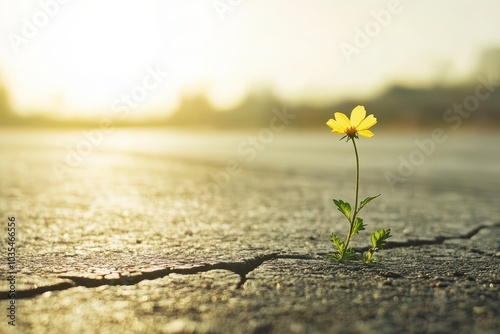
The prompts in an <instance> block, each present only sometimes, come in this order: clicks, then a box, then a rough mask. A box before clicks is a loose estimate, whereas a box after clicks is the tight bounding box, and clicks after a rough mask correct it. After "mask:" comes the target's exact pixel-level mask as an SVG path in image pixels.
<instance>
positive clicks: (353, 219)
mask: <svg viewBox="0 0 500 334" xmlns="http://www.w3.org/2000/svg"><path fill="white" fill-rule="evenodd" d="M351 140H352V145H353V146H354V153H355V155H356V200H355V201H354V214H353V215H352V219H351V226H350V228H349V234H348V235H347V238H346V241H345V247H344V250H343V251H342V254H340V258H341V259H344V255H345V252H346V250H347V248H348V247H349V242H350V241H351V233H352V229H353V228H354V221H355V220H356V215H357V214H358V195H359V156H358V148H357V147H356V141H355V139H354V138H352V139H351Z"/></svg>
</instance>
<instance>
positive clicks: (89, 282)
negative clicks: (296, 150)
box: [0, 223, 500, 300]
mask: <svg viewBox="0 0 500 334" xmlns="http://www.w3.org/2000/svg"><path fill="white" fill-rule="evenodd" d="M491 227H500V223H496V224H491V225H480V226H477V227H475V228H473V229H472V230H470V231H469V232H468V233H466V234H463V235H459V236H454V237H443V236H438V237H436V238H434V239H433V240H409V241H404V242H399V241H394V242H388V244H387V246H386V247H385V248H384V249H394V248H405V247H412V246H425V245H440V244H443V243H444V242H445V241H447V240H457V239H458V240H460V239H471V238H472V237H474V236H475V235H477V234H478V233H479V232H480V231H481V230H483V229H486V228H491ZM369 248H370V247H363V248H355V250H356V251H360V252H362V251H366V250H368V249H369ZM472 251H474V250H472ZM476 252H477V253H479V254H484V255H489V254H487V253H486V252H483V251H479V250H477V251H476ZM326 254H328V253H318V254H316V255H311V254H279V253H270V254H265V255H260V256H256V257H253V258H249V259H244V260H242V261H237V262H216V263H209V264H202V265H198V266H196V265H195V266H190V267H184V268H183V267H178V268H171V267H167V268H162V269H157V270H151V271H143V272H140V273H138V274H136V275H125V276H121V275H119V277H117V278H106V277H102V276H99V275H96V276H94V277H85V276H77V275H60V276H58V277H59V278H61V279H66V280H67V281H66V282H61V283H57V284H54V285H48V286H42V287H37V288H34V289H28V290H17V291H16V299H28V298H34V297H36V296H39V295H41V294H43V293H45V292H49V291H63V290H67V289H70V288H73V287H78V286H83V287H87V288H95V287H99V286H103V285H110V286H118V285H134V284H137V283H139V282H141V281H144V280H155V279H158V278H162V277H166V276H168V275H170V274H180V275H194V274H197V273H202V272H209V271H212V270H227V271H230V272H233V273H235V274H237V275H239V276H240V281H239V283H238V284H237V286H236V288H237V289H239V288H241V287H242V286H243V284H245V282H246V281H247V275H248V274H249V273H250V272H252V271H254V270H255V269H257V268H258V267H260V266H261V265H262V264H263V263H264V262H266V261H270V260H272V259H295V260H322V259H324V257H323V256H324V255H326ZM7 299H10V298H9V297H8V293H7V292H3V291H2V292H0V300H7Z"/></svg>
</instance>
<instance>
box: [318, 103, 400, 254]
mask: <svg viewBox="0 0 500 334" xmlns="http://www.w3.org/2000/svg"><path fill="white" fill-rule="evenodd" d="M375 124H377V119H376V118H375V117H374V116H373V115H369V116H368V117H366V110H365V107H363V106H357V107H356V108H354V109H353V110H352V112H351V118H350V119H349V118H347V116H346V115H345V114H344V113H341V112H336V113H335V119H330V120H329V121H328V122H327V123H326V125H328V126H329V127H330V128H331V129H332V132H335V133H339V134H342V135H344V136H343V137H342V138H341V139H340V140H342V139H344V138H347V140H346V141H347V142H348V141H349V140H350V141H352V144H353V147H354V154H355V155H356V195H355V201H354V210H352V207H351V204H349V203H348V202H344V201H342V200H340V199H338V200H336V199H334V200H333V203H335V205H336V206H337V208H338V210H339V211H340V212H342V214H343V215H344V217H345V218H346V219H347V222H348V223H349V233H348V234H347V237H346V239H345V241H342V239H341V238H339V237H338V236H337V235H335V234H334V233H332V235H331V237H330V240H331V241H332V244H333V247H334V248H335V251H334V252H333V253H331V254H329V255H328V258H329V259H330V260H334V261H338V262H339V263H340V262H342V261H352V260H359V258H358V256H357V255H356V252H354V250H353V249H352V247H349V243H350V242H351V240H352V238H353V237H354V235H356V234H358V233H359V231H363V230H364V229H365V227H366V224H364V223H363V219H362V218H361V217H359V216H358V213H359V212H360V211H361V209H363V208H364V207H365V206H366V205H367V204H368V203H370V202H371V201H373V200H374V199H375V198H377V197H379V196H380V194H379V195H377V196H369V197H367V198H365V199H364V200H363V201H361V202H358V200H359V156H358V149H357V147H356V139H358V140H359V137H358V135H360V136H362V137H365V138H371V137H373V132H371V131H370V130H369V129H370V128H371V127H372V126H374V125H375ZM358 204H359V205H358ZM390 237H391V229H390V228H389V229H387V230H385V229H380V230H378V231H376V232H373V233H372V235H371V242H372V247H371V248H370V249H369V250H368V251H367V252H366V253H365V254H364V262H365V263H371V262H372V261H373V260H374V257H373V255H374V253H375V252H376V251H378V250H380V249H382V248H383V247H385V245H386V244H387V239H389V238H390Z"/></svg>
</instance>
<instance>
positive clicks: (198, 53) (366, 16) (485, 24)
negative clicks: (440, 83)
mask: <svg viewBox="0 0 500 334" xmlns="http://www.w3.org/2000/svg"><path fill="white" fill-rule="evenodd" d="M380 11H383V12H380ZM391 11H392V13H391ZM374 12H378V13H379V14H378V16H379V17H378V21H377V18H376V17H375V16H376V15H375V16H374V14H373V13H374ZM387 13H390V16H388V15H387ZM498 13H500V2H499V1H498V0H483V1H472V0H471V1H465V0H464V1H459V0H441V1H416V0H406V1H405V0H401V1H340V0H338V1H335V0H241V1H238V0H219V1H218V0H215V1H214V0H191V1H186V0H162V1H161V0H100V1H97V0H64V1H63V0H40V1H39V0H36V1H20V0H16V1H14V0H0V22H1V26H0V36H1V38H0V82H3V84H4V85H5V86H6V87H7V88H8V89H9V92H10V95H11V98H12V102H13V104H14V106H15V107H16V108H17V109H19V110H21V111H28V110H42V111H51V112H53V113H54V114H55V115H56V114H57V115H63V116H71V115H84V114H89V115H90V114H95V113H96V112H98V113H101V114H103V113H107V112H110V110H112V109H113V108H116V107H118V106H120V104H123V103H127V104H128V105H129V106H133V110H134V113H135V115H151V113H153V112H155V113H157V115H158V113H159V112H161V113H164V114H166V113H168V112H169V111H170V110H172V108H174V107H175V106H176V105H177V104H178V102H179V98H180V96H181V94H184V93H186V92H196V91H206V92H207V93H208V94H209V97H210V99H211V101H212V102H214V103H215V104H217V105H218V106H222V107H225V106H230V105H231V104H234V103H236V102H237V101H238V100H239V99H241V98H242V97H243V96H244V94H245V93H246V92H247V91H248V90H249V89H251V88H252V87H260V86H262V85H264V86H267V87H273V88H274V90H275V92H276V93H277V94H278V95H280V96H282V97H285V98H288V99H291V100H299V99H304V98H308V99H319V100H321V99H325V98H335V97H341V96H343V95H346V94H347V95H350V96H354V95H356V96H358V95H359V96H367V95H369V94H374V93H376V92H378V91H380V89H383V87H385V86H386V85H387V84H388V83H390V82H395V81H398V82H405V83H409V84H412V85H420V84H425V83H426V82H429V80H434V79H436V78H438V77H439V78H445V79H447V80H449V81H454V80H460V79H463V78H464V77H467V76H468V75H470V73H471V72H472V70H473V66H475V65H476V62H477V60H478V56H479V55H480V53H481V51H483V50H484V49H485V48H488V47H492V46H500V34H499V33H498V32H499V31H500V23H499V19H498ZM359 31H364V32H365V33H368V35H366V37H365V38H363V37H360V36H359ZM370 35H371V36H370ZM356 37H357V39H356ZM347 44H349V45H350V46H348V45H347ZM342 48H344V51H342ZM354 48H356V49H354ZM346 50H350V52H351V54H350V57H346V55H345V53H346ZM353 50H355V51H353ZM348 58H349V59H348ZM166 71H168V75H164V74H158V73H157V74H154V73H153V74H151V73H152V72H166ZM124 95H130V96H131V98H130V100H128V102H125V101H126V100H123V99H124V97H123V96H124Z"/></svg>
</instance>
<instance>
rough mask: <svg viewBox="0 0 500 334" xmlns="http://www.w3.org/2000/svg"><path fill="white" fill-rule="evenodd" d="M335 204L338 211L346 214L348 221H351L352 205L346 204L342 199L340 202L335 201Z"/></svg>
mask: <svg viewBox="0 0 500 334" xmlns="http://www.w3.org/2000/svg"><path fill="white" fill-rule="evenodd" d="M333 203H335V205H336V206H337V208H338V210H339V211H340V212H342V213H343V214H344V216H345V217H346V218H347V220H350V219H351V204H349V203H347V202H344V201H343V200H341V199H339V200H336V199H334V200H333Z"/></svg>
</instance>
